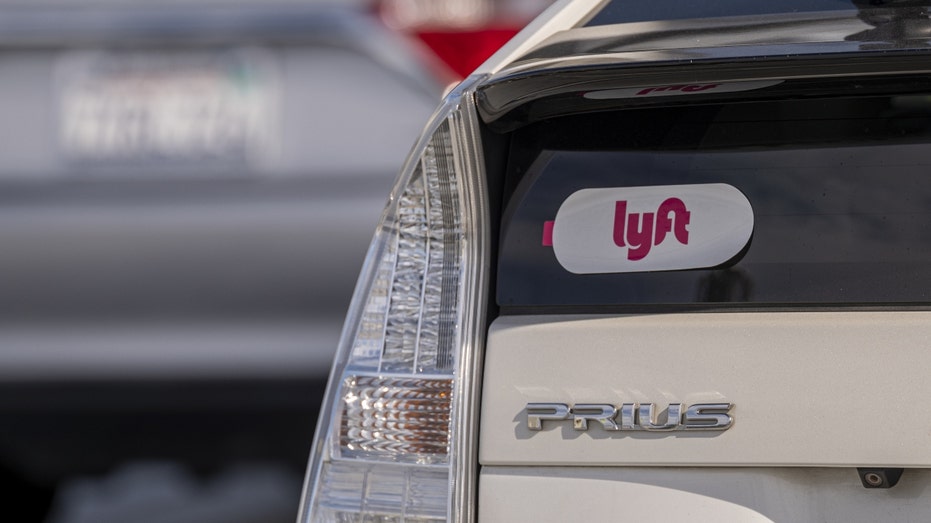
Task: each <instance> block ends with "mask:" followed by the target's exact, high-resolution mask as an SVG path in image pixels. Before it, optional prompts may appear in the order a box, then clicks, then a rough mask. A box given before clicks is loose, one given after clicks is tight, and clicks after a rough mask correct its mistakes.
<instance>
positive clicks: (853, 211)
mask: <svg viewBox="0 0 931 523" xmlns="http://www.w3.org/2000/svg"><path fill="white" fill-rule="evenodd" d="M929 142H931V98H929V97H922V96H907V97H906V96H902V97H873V98H867V99H833V100H807V101H805V100H802V101H782V102H754V103H742V104H732V105H709V106H702V107H692V108H689V107H685V108H681V107H680V108H663V109H638V110H628V111H618V112H615V113H609V114H600V115H593V116H579V117H571V118H563V119H561V120H552V121H549V122H544V123H540V124H537V125H534V126H530V127H527V128H525V129H523V130H521V131H518V132H517V134H516V135H515V142H514V143H515V145H514V146H513V151H512V156H511V158H512V159H511V165H510V167H509V169H510V177H511V178H510V179H511V185H512V193H511V196H510V199H509V202H508V204H507V208H506V210H505V215H504V220H503V225H502V227H503V229H502V235H501V248H500V256H499V263H500V266H499V273H498V274H499V277H498V301H499V304H500V305H502V306H505V307H507V306H518V307H519V306H552V305H587V306H593V305H594V306H599V305H643V304H706V303H718V302H736V303H744V304H757V305H765V304H805V303H811V304H878V303H928V302H931V283H928V282H931V144H929ZM702 184H728V185H730V186H732V187H735V188H737V189H738V190H739V191H740V192H742V193H743V194H744V195H745V196H746V198H747V200H748V201H749V203H750V206H751V207H752V209H753V217H754V227H753V232H752V237H751V239H750V241H749V244H748V245H747V246H746V248H745V249H743V251H741V252H739V253H738V254H737V255H736V256H735V257H734V258H732V259H730V260H729V261H728V262H726V263H724V264H722V265H719V266H716V267H713V268H700V269H692V270H674V271H659V272H630V273H613V274H612V273H608V274H573V273H570V272H569V271H567V270H566V269H565V268H563V266H562V265H561V264H560V263H559V261H557V259H556V257H555V255H554V251H553V247H552V246H548V245H544V243H546V242H545V241H544V238H545V233H544V230H545V227H546V226H545V224H546V222H548V221H551V220H553V219H554V218H555V216H556V214H557V211H558V210H559V208H560V206H561V205H562V204H563V202H564V201H565V200H566V199H567V198H568V197H569V196H570V195H572V194H573V193H575V192H577V191H579V190H581V189H590V188H618V187H651V186H668V185H702ZM605 241H607V242H609V243H610V241H611V239H610V237H608V238H605Z"/></svg>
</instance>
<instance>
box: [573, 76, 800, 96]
mask: <svg viewBox="0 0 931 523" xmlns="http://www.w3.org/2000/svg"><path fill="white" fill-rule="evenodd" d="M781 83H782V80H758V81H752V82H718V83H705V84H702V83H699V84H672V85H654V86H649V87H632V88H625V89H606V90H603V91H590V92H587V93H585V95H584V97H585V98H588V99H589V100H618V99H623V98H644V97H647V96H682V95H687V94H696V93H739V92H742V91H755V90H757V89H764V88H766V87H772V86H774V85H779V84H781Z"/></svg>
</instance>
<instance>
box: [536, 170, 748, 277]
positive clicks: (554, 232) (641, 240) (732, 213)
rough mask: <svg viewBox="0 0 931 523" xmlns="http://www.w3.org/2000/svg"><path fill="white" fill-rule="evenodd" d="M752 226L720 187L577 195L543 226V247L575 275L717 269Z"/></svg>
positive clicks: (741, 202)
mask: <svg viewBox="0 0 931 523" xmlns="http://www.w3.org/2000/svg"><path fill="white" fill-rule="evenodd" d="M753 221H754V220H753V208H752V207H751V205H750V202H749V201H748V200H747V197H746V196H744V195H743V193H741V192H740V191H739V190H737V189H736V188H735V187H732V186H730V185H727V184H723V183H708V184H693V185H654V186H639V187H603V188H592V189H581V190H578V191H576V192H574V193H572V194H571V195H569V197H568V198H566V199H565V200H564V201H563V203H562V205H560V206H559V210H558V211H557V212H556V218H555V219H554V220H553V221H550V222H544V223H543V231H542V232H543V245H544V246H552V248H553V254H554V255H555V257H556V261H557V262H559V264H560V265H562V267H563V268H564V269H566V270H567V271H569V272H572V273H575V274H599V273H620V272H650V271H670V270H683V269H697V268H706V267H715V266H717V265H720V264H722V263H724V262H726V261H728V260H730V259H731V258H733V257H734V256H736V255H737V254H739V253H740V251H741V250H742V249H743V248H744V247H745V246H746V245H747V243H748V242H749V240H750V236H751V234H752V233H753Z"/></svg>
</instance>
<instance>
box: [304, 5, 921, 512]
mask: <svg viewBox="0 0 931 523" xmlns="http://www.w3.org/2000/svg"><path fill="white" fill-rule="evenodd" d="M878 4H882V5H878ZM929 13H931V9H929V7H927V6H926V4H925V3H924V2H911V1H910V2H896V1H891V2H853V3H849V2H842V1H821V2H791V1H786V2H768V3H764V2H736V1H735V2H720V3H716V4H715V5H714V6H707V5H705V4H704V3H700V2H654V3H636V4H635V3H630V2H623V1H621V0H611V1H607V2H605V1H601V0H574V1H571V2H570V1H563V2H559V3H558V4H556V5H555V6H553V7H552V8H551V9H550V10H548V11H546V12H545V13H544V14H543V15H542V16H541V17H540V18H538V19H537V20H536V21H535V22H533V23H532V24H531V25H530V26H529V27H528V28H527V29H526V30H524V31H523V32H522V33H520V34H519V35H518V36H517V37H516V38H515V39H514V40H512V41H511V43H510V44H508V45H507V46H506V47H505V48H503V49H502V50H501V51H500V52H499V53H498V54H497V55H495V56H494V57H493V58H492V59H490V60H489V61H487V62H486V63H485V64H484V65H483V66H481V67H479V68H478V70H476V71H475V73H474V74H473V75H472V76H471V77H469V78H468V79H466V80H465V81H464V82H463V83H462V84H460V85H459V86H458V87H457V88H456V89H455V90H453V91H452V92H451V93H450V95H449V96H448V97H447V98H446V100H445V102H444V104H443V105H442V106H441V107H440V108H439V109H438V111H437V113H436V115H435V116H434V118H433V119H432V120H431V123H430V125H429V126H428V128H427V130H426V132H425V133H424V134H423V135H422V137H421V139H420V142H419V144H418V146H417V148H416V149H415V151H414V152H413V153H412V155H411V157H410V159H409V161H408V163H407V165H406V167H405V168H404V169H403V170H402V172H401V174H400V176H399V178H398V180H397V182H396V185H395V188H394V190H393V192H392V196H391V200H390V203H389V205H388V207H387V208H386V210H385V212H384V214H383V216H382V221H381V225H380V227H379V229H378V231H377V233H376V235H375V238H374V240H373V242H372V244H371V247H370V250H369V254H368V258H367V261H366V264H365V267H364V269H363V271H362V275H361V277H360V279H359V283H358V285H357V288H356V293H355V297H354V301H353V305H352V308H351V310H350V313H349V315H348V317H347V320H346V323H345V327H344V330H343V335H342V340H341V342H340V347H339V352H338V355H337V360H336V363H335V365H334V368H333V372H332V374H331V378H330V384H329V391H328V394H327V398H326V403H325V404H324V408H323V409H322V411H321V412H322V414H321V419H320V422H319V423H318V426H317V436H316V439H315V443H314V446H313V454H312V456H311V459H310V464H309V468H308V475H307V481H306V485H305V494H304V500H303V503H302V507H301V514H300V517H299V520H300V522H301V523H303V522H336V521H403V522H414V521H416V522H426V521H431V522H433V521H451V522H458V523H464V522H471V521H480V522H483V523H486V522H509V523H510V522H516V521H528V522H564V521H601V520H604V521H610V520H615V519H619V520H624V521H626V520H631V521H707V522H712V521H714V522H717V521H747V522H749V521H753V522H769V521H778V522H790V521H791V522H825V521H830V522H848V521H878V520H886V519H893V520H897V521H926V520H929V519H931V508H929V507H931V505H929V504H928V503H927V499H926V495H925V490H926V489H927V487H928V485H929V484H931V472H929V468H931V408H929V407H928V406H927V405H925V404H924V401H923V397H924V396H925V394H927V393H928V392H929V388H928V383H929V380H928V379H927V374H928V370H927V369H928V368H929V367H931V341H929V340H931V313H929V311H928V304H929V303H931V292H929V288H928V285H929V282H931V263H929V262H931V242H929V238H931V181H929V178H928V176H927V172H928V169H929V161H928V159H927V158H928V151H929V147H931V146H929V144H931V69H929V66H928V64H929V63H931V61H929V60H931V45H929V43H931V40H929V37H928V35H929V34H931V24H929V22H928V20H929Z"/></svg>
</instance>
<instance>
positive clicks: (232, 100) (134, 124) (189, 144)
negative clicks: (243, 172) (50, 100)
mask: <svg viewBox="0 0 931 523" xmlns="http://www.w3.org/2000/svg"><path fill="white" fill-rule="evenodd" d="M277 76H278V75H277V69H276V68H275V67H274V60H273V59H272V57H271V56H269V55H267V54H265V53H262V52H258V51H256V50H238V49H234V50H216V51H200V50H198V51H194V52H189V51H187V52H185V51H166V52H120V51H95V52H76V53H69V54H66V55H64V56H63V58H62V60H61V62H60V66H59V68H58V82H59V92H60V97H61V99H60V128H59V132H60V135H59V139H60V144H61V149H62V152H63V154H64V155H65V157H66V159H68V160H72V161H79V162H112V161H118V162H120V163H126V162H131V163H155V162H164V161H169V162H199V163H203V164H209V163H211V162H218V161H220V162H223V163H226V162H230V161H236V162H242V161H247V162H254V161H255V160H256V159H258V158H261V157H262V156H263V155H266V154H268V152H269V150H270V149H271V148H272V147H273V146H274V144H275V138H276V136H275V131H276V129H277V111H276V106H277V98H278V94H277V91H278V90H277V83H278V82H277V81H278V78H277Z"/></svg>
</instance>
